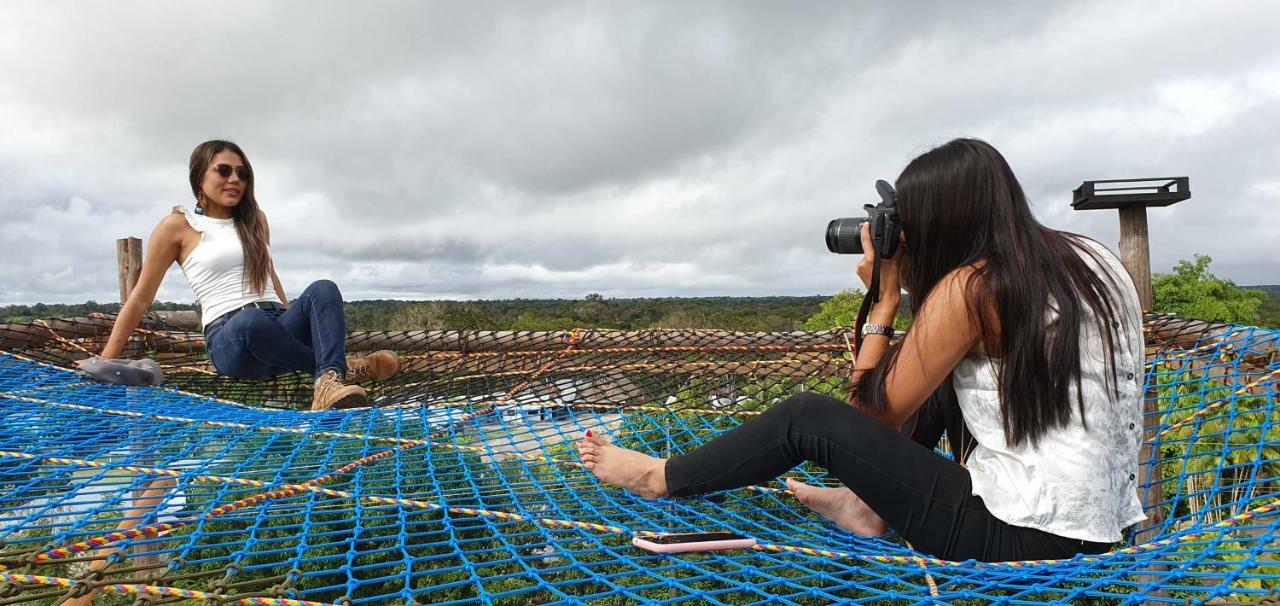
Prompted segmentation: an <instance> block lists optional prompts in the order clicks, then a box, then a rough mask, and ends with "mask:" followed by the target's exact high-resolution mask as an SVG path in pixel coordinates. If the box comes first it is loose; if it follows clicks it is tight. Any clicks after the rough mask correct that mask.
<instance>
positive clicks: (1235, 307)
mask: <svg viewBox="0 0 1280 606" xmlns="http://www.w3.org/2000/svg"><path fill="white" fill-rule="evenodd" d="M1212 261H1213V259H1211V258H1210V257H1208V256H1207V255H1196V256H1195V260H1194V261H1187V260H1185V259H1184V260H1182V261H1179V262H1178V265H1177V266H1175V267H1174V268H1173V273H1171V274H1156V276H1155V279H1154V280H1153V281H1152V288H1153V291H1154V301H1153V304H1152V307H1154V308H1155V311H1162V312H1169V313H1175V314H1177V315H1179V316H1182V317H1184V318H1197V319H1200V320H1213V321H1218V322H1231V323H1239V324H1251V323H1253V322H1254V321H1255V319H1256V316H1257V312H1258V307H1259V306H1260V305H1261V304H1262V300H1263V299H1264V298H1265V297H1266V294H1265V293H1263V292H1262V291H1257V290H1246V289H1243V288H1240V287H1239V286H1236V284H1235V282H1232V281H1230V280H1223V279H1221V278H1218V277H1217V276H1214V275H1213V274H1211V273H1209V263H1211V262H1212Z"/></svg>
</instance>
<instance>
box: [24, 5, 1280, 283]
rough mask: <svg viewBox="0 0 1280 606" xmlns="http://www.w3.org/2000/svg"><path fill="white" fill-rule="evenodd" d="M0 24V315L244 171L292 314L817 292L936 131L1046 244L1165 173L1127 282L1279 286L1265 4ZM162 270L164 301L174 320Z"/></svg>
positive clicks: (126, 18)
mask: <svg viewBox="0 0 1280 606" xmlns="http://www.w3.org/2000/svg"><path fill="white" fill-rule="evenodd" d="M7 15H8V18H7V19H6V21H5V22H4V23H0V183H3V184H4V187H3V188H0V251H3V254H4V257H5V260H6V262H5V263H3V264H0V303H14V302H25V303H30V302H35V301H46V302H54V301H81V300H85V299H89V298H94V299H97V300H113V299H114V298H115V296H116V295H115V293H116V287H115V269H114V244H113V243H112V240H113V239H114V238H117V237H122V236H125V235H137V236H140V237H145V236H146V235H147V234H148V233H149V232H150V230H151V228H152V227H153V226H154V224H155V223H156V222H157V221H158V220H159V219H160V218H161V217H162V216H163V215H164V214H165V213H166V212H168V208H169V207H170V206H172V205H173V204H187V203H189V198H190V193H189V191H188V188H187V185H186V175H185V173H186V169H185V161H186V157H187V154H189V152H190V150H191V148H192V147H193V146H194V145H195V144H196V143H198V142H199V141H201V140H204V139H208V138H211V137H229V138H232V139H235V140H236V141H238V142H239V143H241V144H242V145H243V146H244V147H245V149H246V150H247V152H248V153H249V155H250V159H251V160H252V161H253V163H254V166H255V169H256V174H257V175H258V177H259V181H258V197H259V200H260V201H261V203H262V205H263V208H264V209H265V210H266V211H267V213H268V215H269V217H270V219H271V225H272V235H273V251H274V254H275V257H276V262H277V265H278V267H279V270H280V273H281V275H282V279H283V281H284V282H285V285H286V287H287V288H288V289H289V291H290V293H291V294H296V293H297V292H298V291H300V290H301V288H302V287H303V286H305V285H306V283H308V282H309V281H311V280H314V279H318V278H324V277H327V278H333V279H335V280H337V281H338V282H339V283H340V284H341V285H342V286H343V288H344V290H345V291H346V293H347V296H348V298H365V297H402V298H432V297H450V298H456V297H486V298H490V297H515V296H526V297H528V296H534V297H537V296H569V297H579V296H582V294H584V293H586V292H602V293H606V294H610V295H616V296H628V295H642V296H665V295H682V294H684V295H702V294H812V293H821V292H828V293H829V292H833V291H835V290H839V289H841V288H846V287H849V286H852V285H854V284H856V278H854V277H853V269H852V265H853V263H852V261H851V260H850V259H847V258H842V257H837V256H834V255H829V254H827V253H826V251H825V249H824V246H823V244H822V241H821V230H822V228H823V227H824V226H825V224H826V221H827V220H828V219H831V218H833V217H835V216H847V215H849V214H851V213H854V212H857V209H858V207H859V205H860V204H861V203H862V202H864V201H867V200H869V199H870V198H871V197H872V195H873V192H872V191H871V187H870V185H871V183H872V182H873V181H874V180H875V179H877V178H892V177H893V176H895V175H896V174H897V173H898V171H900V170H901V167H902V166H903V165H904V164H905V163H906V162H907V161H908V160H909V159H910V158H911V157H912V156H914V155H915V154H917V153H919V152H921V151H923V150H924V149H927V148H928V147H930V146H932V145H935V144H938V143H942V142H944V141H946V140H947V139H949V138H951V137H954V136H962V135H963V136H978V137H982V138H985V139H987V140H989V141H991V142H992V143H994V144H995V145H996V146H997V147H999V148H1000V149H1001V150H1002V151H1003V152H1004V153H1005V154H1006V156H1007V157H1008V158H1009V160H1010V163H1011V164H1012V165H1013V167H1014V169H1015V171H1017V173H1018V174H1019V176H1020V178H1021V179H1022V181H1023V185H1024V187H1025V188H1026V190H1027V192H1028V195H1029V196H1030V197H1031V198H1032V200H1033V204H1034V205H1035V208H1036V211H1037V213H1038V215H1039V216H1040V217H1041V218H1042V220H1044V221H1045V222H1046V223H1047V224H1049V225H1051V226H1054V227H1059V228H1063V229H1069V230H1073V231H1080V232H1082V233H1086V234H1088V235H1092V236H1094V237H1097V238H1099V239H1100V240H1102V241H1104V242H1114V241H1115V239H1116V237H1117V231H1118V230H1117V227H1116V219H1115V217H1114V213H1102V212H1094V213H1075V212H1073V211H1071V210H1070V207H1069V203H1070V192H1071V189H1073V188H1074V187H1075V186H1077V185H1078V184H1079V183H1080V181H1082V180H1084V179H1091V178H1108V177H1131V176H1158V175H1165V174H1189V175H1191V177H1192V191H1193V193H1194V198H1193V199H1192V200H1191V201H1189V202H1186V203H1183V204H1181V205H1179V206H1176V207H1173V208H1167V209H1155V210H1152V211H1151V213H1150V221H1151V228H1152V264H1153V267H1155V268H1157V270H1159V269H1167V268H1169V267H1171V266H1172V265H1173V264H1174V263H1175V262H1176V261H1177V260H1178V259H1181V258H1187V257H1190V256H1191V254H1192V253H1195V252H1201V253H1208V254H1210V255H1212V256H1213V257H1214V259H1215V264H1214V269H1215V271H1216V272H1217V273H1219V274H1220V275H1223V276H1225V277H1228V278H1231V279H1235V280H1236V281H1238V282H1241V283H1276V282H1280V239H1277V238H1275V236H1274V235H1275V234H1276V233H1280V219H1278V218H1277V217H1280V215H1277V214H1276V213H1275V209H1276V208H1277V203H1278V202H1280V177H1277V176H1276V175H1275V174H1274V169H1273V168H1272V167H1274V166H1276V165H1277V164H1278V163H1280V142H1277V140H1276V139H1275V137H1274V136H1273V135H1270V133H1272V132H1274V131H1275V130H1276V126H1277V124H1278V123H1280V103H1277V101H1278V100H1280V48H1278V47H1276V45H1275V44H1273V42H1272V37H1273V35H1272V32H1271V31H1270V30H1271V29H1272V28H1271V25H1272V24H1274V23H1275V22H1276V20H1277V19H1276V18H1277V17H1280V8H1277V7H1276V6H1275V5H1273V4H1270V3H1262V2H1256V3H1249V2H1241V3H1229V4H1221V3H1207V2H1206V3H1189V4H1180V5H1178V6H1177V7H1176V10H1171V9H1170V8H1169V7H1167V6H1166V5H1163V4H1161V3H1148V2H1124V3H1116V2H1079V3H1059V4H1054V5H1050V6H1047V7H1046V6H1044V5H1036V4H1033V3H1019V2H1012V3H1004V4H985V5H978V6H972V5H961V4H956V3H941V2H916V3H905V4H904V3H897V4H894V5H893V6H892V7H889V5H884V6H858V5H854V4H850V3H834V2H833V3H803V4H786V3H783V4H779V3H766V2H759V3H741V2H723V3H719V2H711V3H680V2H652V3H642V4H632V5H612V6H608V7H605V6H602V5H598V4H594V3H579V2H554V3H552V2H545V3H544V2H538V3H533V2H527V3H498V2H469V3H456V4H446V3H376V4H366V5H361V6H360V7H359V8H358V9H357V8H353V7H352V6H351V5H349V4H339V3H319V2H259V3H244V4H231V5H226V6H222V7H219V9H218V10H210V9H209V7H206V6H195V5H183V4H179V3H169V2H134V3H129V4H128V5H126V6H125V7H123V9H122V7H121V6H120V5H118V4H84V3H70V2H67V3H61V2H30V3H18V4H15V5H10V6H8V7H7ZM178 274H179V272H178V271H177V270H176V269H173V270H171V271H170V274H169V276H168V277H167V278H166V281H165V284H164V286H163V287H162V289H161V291H160V297H161V298H162V299H167V300H190V299H191V295H190V293H189V291H188V290H187V289H186V286H185V284H184V282H183V280H182V278H181V276H180V275H178Z"/></svg>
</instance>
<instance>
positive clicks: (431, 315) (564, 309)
mask: <svg viewBox="0 0 1280 606" xmlns="http://www.w3.org/2000/svg"><path fill="white" fill-rule="evenodd" d="M825 299H826V297H820V296H814V297H700V298H667V299H606V298H605V297H603V296H602V295H600V294H598V293H591V294H589V295H587V296H586V297H585V298H583V299H578V300H571V299H507V300H496V301H355V302H349V303H347V306H346V311H347V326H348V328H350V329H351V330H429V329H443V328H447V329H455V330H456V329H472V330H567V329H570V328H616V329H621V330H644V329H649V328H718V329H723V330H741V331H766V332H774V331H790V330H800V329H801V328H802V326H803V324H804V320H805V318H808V317H809V316H811V315H813V314H814V312H815V311H817V309H818V305H819V304H820V303H822V301H824V300H825ZM0 312H2V310H0Z"/></svg>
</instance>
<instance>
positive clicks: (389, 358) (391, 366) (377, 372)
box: [343, 349, 400, 384]
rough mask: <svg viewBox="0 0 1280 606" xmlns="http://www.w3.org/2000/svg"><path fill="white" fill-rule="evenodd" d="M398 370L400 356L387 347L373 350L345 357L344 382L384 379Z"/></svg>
mask: <svg viewBox="0 0 1280 606" xmlns="http://www.w3.org/2000/svg"><path fill="white" fill-rule="evenodd" d="M399 371H400V357H399V356H397V355H396V352H394V351H391V350H389V349H383V350H380V351H375V352H373V353H371V354H369V355H367V356H360V357H359V358H347V376H346V377H345V378H344V379H343V381H344V382H345V383H348V384H350V383H365V382H368V381H385V380H387V379H390V378H391V377H392V376H393V375H395V374H396V373H397V372H399Z"/></svg>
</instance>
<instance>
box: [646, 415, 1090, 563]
mask: <svg viewBox="0 0 1280 606" xmlns="http://www.w3.org/2000/svg"><path fill="white" fill-rule="evenodd" d="M939 408H943V409H942V410H939ZM961 421H962V420H961V419H960V416H959V411H958V410H957V409H954V408H950V407H941V406H938V407H934V408H932V409H928V410H926V409H922V410H921V413H920V414H918V415H917V417H916V419H914V422H909V423H908V424H907V428H906V430H905V431H904V432H903V433H899V432H897V431H894V430H893V429H891V428H889V427H888V426H886V425H885V424H884V423H881V422H880V421H878V420H876V419H874V418H872V417H870V416H867V415H866V414H864V413H862V412H861V411H859V410H857V409H856V408H854V407H853V406H850V405H849V404H848V403H846V402H841V401H840V400H837V399H835V398H831V397H827V396H823V395H818V394H813V393H801V394H798V395H795V396H792V397H790V398H788V399H787V400H785V401H783V402H782V403H780V404H778V405H777V406H775V407H773V408H771V409H769V410H768V411H766V412H765V413H764V414H761V415H760V416H758V417H756V418H754V419H752V420H750V421H748V422H747V423H744V424H743V425H742V426H741V427H738V428H736V429H734V430H733V431H730V432H728V433H726V434H724V435H721V436H719V437H717V438H716V439H714V440H712V441H710V442H708V443H706V444H704V445H703V446H701V447H699V448H697V449H696V450H694V451H692V452H690V453H688V454H684V455H681V456H677V457H675V458H672V459H671V460H670V461H668V462H667V468H666V477H667V490H668V492H670V493H671V496H673V497H688V496H693V495H698V494H702V493H707V492H713V491H717V490H728V489H731V488H739V487H742V486H747V485H751V484H762V483H765V482H768V481H770V480H772V479H773V478H776V477H777V476H779V475H781V474H782V473H784V472H786V471H787V470H789V469H791V468H793V467H795V466H797V465H799V464H801V463H803V462H805V461H813V462H814V463H817V464H818V465H820V466H822V467H824V468H826V469H827V470H828V471H829V472H830V473H831V474H832V475H834V476H835V477H837V478H839V479H840V481H841V482H843V483H844V485H845V486H848V487H849V488H850V489H852V490H853V492H854V493H856V494H857V495H858V496H859V497H860V498H861V499H862V500H863V501H864V502H866V504H867V505H868V506H869V507H871V509H872V510H874V511H875V512H876V513H877V514H879V516H880V517H881V518H882V519H884V521H885V522H886V523H888V525H889V527H890V528H892V529H894V530H895V531H897V533H898V534H899V535H901V536H902V537H904V538H905V539H907V540H908V541H910V542H911V544H912V545H913V546H914V547H915V548H916V549H918V550H920V551H922V552H924V553H928V554H931V555H934V556H936V557H939V558H943V559H947V560H968V559H975V560H981V561H986V562H1000V561H1010V560H1038V559H1057V558H1068V557H1071V556H1073V555H1075V554H1077V553H1102V552H1103V551H1106V550H1107V549H1109V548H1110V547H1111V545H1109V544H1106V543H1091V542H1088V541H1080V540H1077V539H1068V538H1065V537H1060V536H1057V535H1054V534H1050V533H1047V532H1044V531H1042V530H1036V529H1033V528H1024V527H1021V526H1013V525H1010V524H1007V523H1005V522H1002V521H1000V520H999V519H996V518H995V517H994V516H992V515H991V513H990V512H988V511H987V508H986V506H985V505H984V504H983V503H982V499H981V498H979V497H977V496H974V495H973V491H972V483H971V481H970V479H969V472H968V471H967V470H966V469H964V468H963V467H961V466H960V464H958V463H956V462H954V461H951V460H948V459H947V458H946V457H943V456H941V455H939V454H938V453H936V452H934V451H933V448H934V446H936V445H937V443H938V439H939V438H940V437H941V436H942V433H943V430H944V429H946V431H947V434H948V440H949V441H950V442H951V444H952V446H953V449H955V450H957V451H959V450H962V449H963V450H964V451H966V452H967V449H968V446H970V445H971V444H972V439H971V438H969V437H967V436H965V435H962V433H961V429H962V427H963V423H962V422H961Z"/></svg>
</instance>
